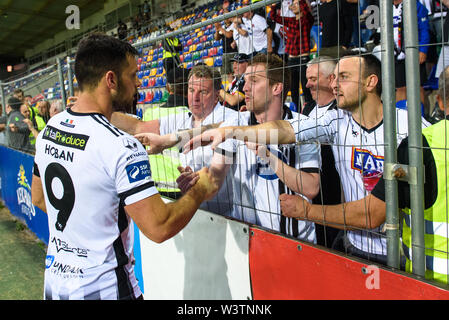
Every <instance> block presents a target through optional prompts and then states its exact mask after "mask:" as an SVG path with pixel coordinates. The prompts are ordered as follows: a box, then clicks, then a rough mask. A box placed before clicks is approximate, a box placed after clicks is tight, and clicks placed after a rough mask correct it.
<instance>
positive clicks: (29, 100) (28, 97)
mask: <svg viewBox="0 0 449 320" xmlns="http://www.w3.org/2000/svg"><path fill="white" fill-rule="evenodd" d="M23 98H24V101H25V103H27V104H28V105H29V106H31V107H32V106H33V97H32V96H31V95H29V94H27V95H25V96H24V97H23Z"/></svg>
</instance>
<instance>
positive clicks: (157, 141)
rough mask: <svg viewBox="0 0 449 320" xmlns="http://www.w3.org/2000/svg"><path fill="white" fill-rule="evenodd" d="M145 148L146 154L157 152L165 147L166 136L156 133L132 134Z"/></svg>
mask: <svg viewBox="0 0 449 320" xmlns="http://www.w3.org/2000/svg"><path fill="white" fill-rule="evenodd" d="M134 137H135V138H136V139H137V140H139V141H140V143H141V144H143V145H144V146H147V147H149V149H147V153H148V154H158V153H161V152H162V151H164V150H165V149H166V137H165V136H160V135H158V134H156V133H149V132H147V133H139V134H136V135H135V136H134Z"/></svg>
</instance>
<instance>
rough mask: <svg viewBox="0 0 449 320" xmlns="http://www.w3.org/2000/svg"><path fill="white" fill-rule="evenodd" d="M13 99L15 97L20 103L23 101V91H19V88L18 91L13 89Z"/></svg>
mask: <svg viewBox="0 0 449 320" xmlns="http://www.w3.org/2000/svg"><path fill="white" fill-rule="evenodd" d="M13 97H16V98H17V99H19V100H20V101H23V98H24V94H23V90H22V89H19V88H18V89H14V92H13Z"/></svg>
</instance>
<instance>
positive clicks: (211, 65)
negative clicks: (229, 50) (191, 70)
mask: <svg viewBox="0 0 449 320" xmlns="http://www.w3.org/2000/svg"><path fill="white" fill-rule="evenodd" d="M203 62H204V63H205V64H207V65H208V66H209V67H213V66H214V58H206V59H204V60H203Z"/></svg>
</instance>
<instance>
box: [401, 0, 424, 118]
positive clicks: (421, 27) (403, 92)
mask: <svg viewBox="0 0 449 320" xmlns="http://www.w3.org/2000/svg"><path fill="white" fill-rule="evenodd" d="M402 4H403V3H402V0H393V37H394V53H395V77H396V101H401V100H406V99H407V90H406V86H405V82H406V81H405V45H404V27H403V21H404V20H403V5H402ZM416 11H417V14H418V20H417V21H418V45H419V47H418V50H419V75H420V86H421V88H420V96H421V102H422V103H423V104H424V105H425V106H426V105H427V103H425V102H426V101H425V95H424V89H423V88H422V85H423V84H424V82H425V81H426V80H427V72H426V64H425V62H426V59H427V51H428V48H429V47H428V46H426V44H428V43H429V21H428V19H427V13H428V12H427V9H426V7H424V6H423V5H422V4H421V3H420V2H419V1H418V0H416ZM428 113H429V110H428V108H426V114H427V115H428Z"/></svg>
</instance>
